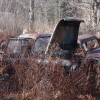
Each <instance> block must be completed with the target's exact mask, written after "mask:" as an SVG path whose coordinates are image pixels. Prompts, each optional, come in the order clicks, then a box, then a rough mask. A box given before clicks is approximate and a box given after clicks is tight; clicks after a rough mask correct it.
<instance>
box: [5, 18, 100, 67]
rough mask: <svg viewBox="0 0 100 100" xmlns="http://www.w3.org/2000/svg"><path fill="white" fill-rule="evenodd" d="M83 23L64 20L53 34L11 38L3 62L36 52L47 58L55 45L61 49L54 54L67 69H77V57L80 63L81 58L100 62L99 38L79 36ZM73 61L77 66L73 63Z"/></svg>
mask: <svg viewBox="0 0 100 100" xmlns="http://www.w3.org/2000/svg"><path fill="white" fill-rule="evenodd" d="M81 22H84V21H83V20H81V19H80V18H73V17H68V18H63V19H61V20H60V21H59V22H58V23H57V25H56V27H55V29H54V32H53V34H22V35H20V36H19V37H18V38H10V39H9V42H8V44H7V48H6V52H4V56H3V62H5V61H6V59H5V58H7V56H8V54H9V58H10V57H12V58H14V57H15V58H16V57H20V54H23V56H26V57H27V56H29V55H30V54H32V53H34V52H39V51H43V52H44V53H45V56H47V55H49V54H50V52H52V51H50V49H51V47H52V45H54V44H57V45H58V47H59V49H58V50H57V51H55V52H53V54H54V55H56V56H59V57H60V58H61V60H60V61H61V63H62V65H63V66H64V68H65V69H66V68H69V69H70V68H71V69H76V67H77V62H78V60H77V59H76V58H77V57H76V56H78V57H79V58H80V59H79V61H80V60H81V58H82V59H83V58H84V59H85V58H87V59H91V60H98V59H99V58H98V56H99V53H100V48H99V41H98V38H97V37H96V36H94V35H90V34H84V35H78V33H79V26H80V23H81ZM30 40H32V42H30ZM14 41H15V42H14ZM89 41H93V42H94V43H95V44H94V46H93V47H90V45H91V44H93V43H90V42H89ZM96 45H97V46H96ZM23 48H24V49H23ZM54 48H55V47H54ZM73 59H74V62H76V63H75V64H74V62H72V60H73ZM42 62H45V60H44V61H42ZM53 62H54V61H53Z"/></svg>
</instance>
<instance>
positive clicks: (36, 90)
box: [0, 55, 99, 100]
mask: <svg viewBox="0 0 100 100" xmlns="http://www.w3.org/2000/svg"><path fill="white" fill-rule="evenodd" d="M34 58H36V55H33V56H31V57H30V58H27V59H25V58H21V59H17V61H16V63H15V64H14V65H12V68H13V69H14V71H15V72H14V73H13V74H11V76H10V77H9V78H8V79H7V78H5V79H3V80H1V81H0V84H1V85H2V84H3V87H2V86H1V85H0V87H1V94H2V96H3V97H4V98H5V99H6V100H7V99H8V100H10V99H9V98H14V99H13V100H97V99H98V98H99V90H98V88H97V81H96V80H97V71H96V69H97V68H96V64H95V66H92V67H91V68H90V65H89V63H87V62H84V63H83V64H82V65H81V67H80V68H79V69H78V70H76V71H71V72H70V73H69V75H67V76H65V75H64V68H63V66H62V65H61V64H60V63H56V64H54V63H52V62H49V63H48V64H46V63H45V64H44V63H37V61H36V60H35V59H34ZM37 58H38V57H37ZM37 58H36V59H37ZM89 68H90V69H89ZM8 69H9V67H8ZM5 71H7V67H5ZM98 86H99V84H98ZM11 100H12V99H11Z"/></svg>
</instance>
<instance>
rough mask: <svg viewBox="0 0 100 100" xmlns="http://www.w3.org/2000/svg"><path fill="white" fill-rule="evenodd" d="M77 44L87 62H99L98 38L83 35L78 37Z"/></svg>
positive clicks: (99, 46)
mask: <svg viewBox="0 0 100 100" xmlns="http://www.w3.org/2000/svg"><path fill="white" fill-rule="evenodd" d="M78 44H79V45H80V49H81V50H82V52H83V54H84V56H85V57H86V59H88V60H92V61H99V59H100V43H99V38H97V37H96V36H95V35H91V34H83V35H79V36H78Z"/></svg>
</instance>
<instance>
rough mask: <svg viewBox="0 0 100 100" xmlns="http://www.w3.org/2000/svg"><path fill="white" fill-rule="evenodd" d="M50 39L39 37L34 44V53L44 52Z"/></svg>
mask: <svg viewBox="0 0 100 100" xmlns="http://www.w3.org/2000/svg"><path fill="white" fill-rule="evenodd" d="M49 39H50V37H42V38H41V37H40V38H38V39H37V40H36V42H35V44H34V51H45V49H46V47H47V45H48V42H49Z"/></svg>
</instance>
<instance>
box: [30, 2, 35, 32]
mask: <svg viewBox="0 0 100 100" xmlns="http://www.w3.org/2000/svg"><path fill="white" fill-rule="evenodd" d="M34 1H35V0H30V25H29V29H30V31H32V30H33V26H34Z"/></svg>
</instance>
